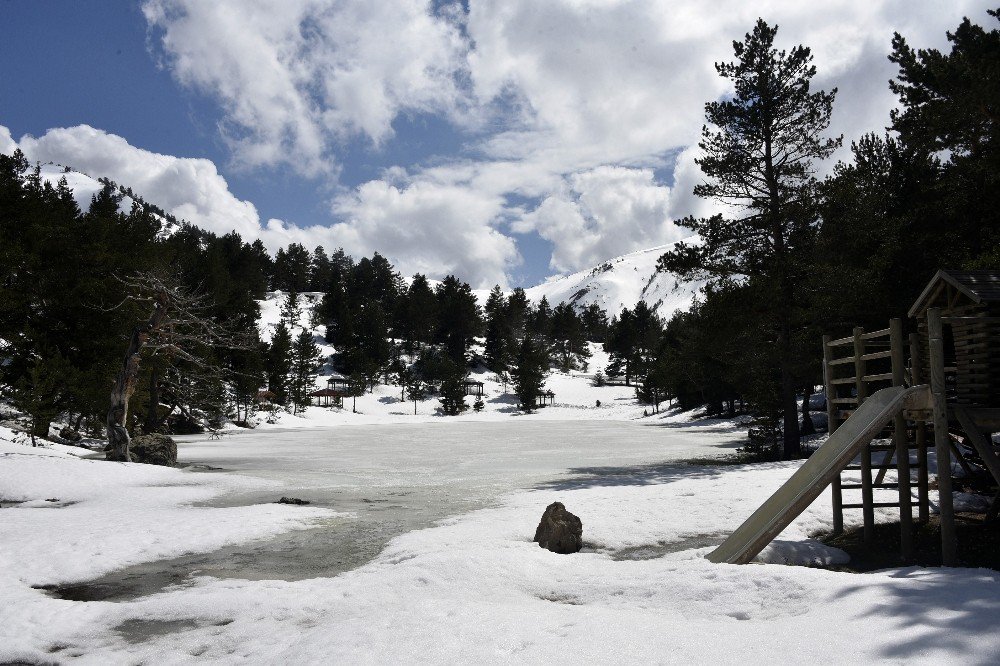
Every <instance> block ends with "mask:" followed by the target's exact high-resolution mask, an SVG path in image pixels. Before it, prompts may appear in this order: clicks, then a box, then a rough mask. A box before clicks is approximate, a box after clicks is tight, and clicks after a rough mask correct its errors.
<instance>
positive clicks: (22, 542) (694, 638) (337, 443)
mask: <svg viewBox="0 0 1000 666" xmlns="http://www.w3.org/2000/svg"><path fill="white" fill-rule="evenodd" d="M674 421H675V422H673V423H666V422H664V423H662V424H661V425H660V426H640V425H636V424H634V423H632V424H616V423H614V422H610V421H609V422H606V423H602V424H601V423H589V424H575V423H557V422H551V421H549V422H546V421H527V420H526V421H523V422H522V421H509V422H507V423H505V424H503V425H501V424H489V423H479V424H476V423H459V422H456V421H446V420H440V421H439V422H437V423H429V424H423V425H419V424H415V425H411V426H409V427H406V426H399V425H383V426H358V427H350V428H348V427H341V428H339V429H328V430H325V431H324V430H314V431H308V430H298V431H292V432H289V431H278V430H270V431H266V430H260V431H255V432H252V433H247V434H242V435H234V436H231V437H227V438H223V440H221V441H213V442H208V441H188V442H185V443H183V444H182V446H181V457H182V458H183V459H187V460H189V461H195V462H201V463H220V466H226V467H229V468H238V471H239V472H240V474H239V475H237V474H233V473H198V472H194V471H190V470H175V469H161V468H153V467H145V466H141V465H125V464H118V463H108V462H103V461H91V460H81V459H79V458H78V457H76V456H74V455H71V453H77V451H76V450H73V451H70V450H68V449H64V448H63V447H58V446H56V447H51V448H46V449H33V448H31V447H27V446H24V445H23V444H15V443H12V442H11V441H2V442H0V456H2V457H0V497H2V498H3V500H4V506H5V507H6V508H2V509H0V539H2V541H0V662H2V661H7V660H11V661H18V660H20V661H26V662H37V663H45V662H51V661H56V662H63V661H67V660H69V659H71V658H73V660H74V661H81V662H82V663H102V664H103V663H150V662H155V663H182V662H191V661H196V660H197V661H201V660H208V659H211V660H213V661H221V662H226V663H236V662H241V663H243V662H248V661H249V662H252V663H275V664H277V663H281V664H287V663H343V662H347V663H412V662H416V661H420V662H434V663H439V662H447V663H457V662H469V661H476V662H485V663H498V662H504V663H508V662H518V663H535V662H543V661H544V662H552V663H570V662H573V663H578V662H580V661H583V660H588V661H595V662H616V663H620V662H685V663H690V662H695V663H706V662H712V663H715V662H720V663H736V662H739V663H747V662H751V663H752V662H758V661H764V660H769V661H774V662H779V663H793V662H794V663H817V662H823V663H826V662H830V661H833V662H847V663H862V662H870V661H874V660H886V661H892V662H899V663H902V662H906V663H910V662H931V661H937V662H940V661H942V660H948V661H949V662H953V663H978V664H985V663H995V662H996V659H997V657H998V655H1000V637H998V635H997V633H996V628H997V620H996V617H997V616H998V613H1000V576H998V574H997V573H996V572H993V571H985V570H969V569H953V570H946V569H923V570H922V569H915V568H910V569H898V570H891V571H885V572H878V573H874V574H865V575H857V574H848V573H838V572H833V571H827V570H819V569H813V568H806V567H795V566H782V565H778V564H761V565H751V566H731V565H713V564H710V563H708V562H707V561H706V560H705V559H704V558H703V555H704V554H705V553H706V552H708V550H709V549H710V547H711V545H712V544H714V543H717V542H718V540H719V539H721V538H722V536H723V535H724V534H726V533H727V532H729V531H731V530H732V529H734V528H735V527H736V526H737V525H738V524H739V523H740V522H741V521H742V520H743V519H744V518H745V517H746V516H748V515H749V513H750V512H752V510H753V509H754V508H755V507H756V506H757V505H759V504H760V503H761V502H762V501H763V500H764V499H765V498H766V497H767V495H768V494H769V493H770V492H772V491H773V490H774V489H775V488H777V486H778V485H780V483H781V482H782V481H783V480H784V479H786V478H787V477H788V476H789V475H790V474H791V473H792V472H793V471H794V469H795V467H796V463H776V464H771V465H760V466H747V467H741V466H735V467H734V466H730V467H709V466H700V467H699V466H691V465H685V464H679V463H677V462H676V460H677V458H678V457H687V456H690V455H699V454H701V455H704V454H705V453H710V452H712V451H720V450H725V449H724V447H725V446H726V445H731V444H732V443H733V439H734V438H735V437H736V435H735V434H734V433H735V429H733V428H730V427H728V426H727V425H726V424H725V423H720V422H696V423H693V424H684V423H681V422H680V419H679V418H677V417H674ZM520 423H523V424H524V425H523V426H521V425H519V424H520ZM517 428H523V430H522V431H520V432H519V431H517ZM391 430H398V431H399V434H398V435H397V436H392V435H389V434H388V433H389V431H391ZM491 433H492V434H491ZM609 433H611V434H612V435H613V434H614V433H617V435H618V436H617V437H615V436H609ZM0 439H3V440H11V439H12V435H11V433H10V431H0ZM720 446H721V447H723V448H721V449H720ZM338 461H341V462H339V463H338ZM571 468H572V469H571ZM401 484H408V485H409V486H410V487H412V488H417V487H419V486H425V487H426V488H435V487H436V488H439V489H441V488H443V489H445V490H447V491H448V492H449V493H467V494H468V495H469V496H470V497H471V498H472V500H474V501H473V502H472V503H476V502H479V503H480V504H481V508H476V509H473V510H465V511H464V512H463V513H460V514H458V515H452V516H450V517H447V518H444V519H442V520H440V521H439V522H438V523H437V524H435V525H434V526H431V527H428V528H426V529H418V530H413V531H405V530H404V531H403V532H402V533H401V534H400V535H399V536H397V537H396V538H394V539H393V540H392V541H391V542H390V543H389V545H388V546H387V547H386V548H385V549H384V550H383V551H382V552H381V553H380V554H378V556H377V557H375V559H373V560H372V561H371V562H368V563H367V564H364V565H362V566H359V567H357V568H355V569H353V570H351V571H347V572H344V573H340V574H339V575H336V576H328V575H318V576H315V577H306V578H301V577H289V578H299V579H290V580H279V579H273V580H267V579H260V578H261V576H254V577H253V578H254V579H250V578H240V577H238V576H236V575H234V574H230V575H227V576H226V577H222V576H206V575H200V576H199V575H193V576H191V577H189V578H187V579H185V580H183V581H182V582H181V583H180V584H177V585H174V586H171V587H167V588H166V589H163V590H162V591H160V592H158V593H154V594H148V595H143V596H139V597H138V598H132V599H127V600H121V601H90V602H82V601H66V600H62V599H55V598H52V597H51V596H49V595H48V594H46V593H45V592H43V591H40V590H36V589H32V587H31V586H33V585H41V584H55V583H65V582H77V581H84V580H87V579H89V578H92V577H94V576H98V575H100V574H102V573H107V572H111V571H114V570H115V569H117V568H119V567H122V566H124V565H127V564H132V563H136V562H141V561H152V560H156V559H160V558H165V557H173V556H176V555H179V554H182V553H185V552H207V551H211V550H214V549H217V548H219V547H220V546H221V545H223V544H226V543H229V544H233V543H241V542H247V541H250V540H253V539H258V540H259V539H260V538H261V537H267V536H269V535H275V534H277V533H279V532H283V531H288V530H301V529H303V528H309V529H310V530H313V531H316V530H322V529H324V527H323V526H324V525H334V524H336V523H337V522H338V521H343V520H345V516H344V512H343V511H340V512H339V513H338V511H337V509H338V507H337V501H336V497H337V496H338V495H337V490H338V488H339V489H341V490H347V489H355V490H363V489H367V490H368V492H370V493H372V495H371V496H372V497H374V498H375V499H378V493H379V492H381V491H387V490H391V489H393V488H396V487H398V486H400V485H401ZM289 489H295V490H298V491H302V493H303V494H305V493H307V492H312V493H313V497H314V498H315V497H319V498H320V499H321V500H322V502H321V504H326V505H328V506H320V507H313V506H307V507H286V506H281V505H276V504H255V505H250V506H238V505H237V506H230V504H238V503H239V501H238V500H240V498H246V497H249V496H253V495H254V494H262V493H263V494H271V495H278V494H287V492H288V491H289ZM430 494H433V493H432V492H431V491H430V490H428V491H427V492H425V495H428V496H429V495H430ZM496 496H499V497H498V498H497V499H495V500H493V501H490V500H489V498H490V497H496ZM47 500H58V501H53V502H50V501H47ZM555 500H558V501H562V502H563V503H564V504H566V506H567V507H568V508H569V509H570V510H571V511H573V512H574V513H576V514H577V515H579V516H580V517H581V518H582V520H583V525H584V541H585V545H586V547H585V550H584V552H582V553H579V554H576V555H571V556H563V555H556V554H553V553H549V552H548V551H545V550H542V549H540V548H538V546H537V545H536V544H533V543H531V537H532V534H533V532H534V527H535V524H536V522H537V520H538V517H539V516H540V514H541V511H542V509H544V507H545V506H546V505H547V504H548V503H549V502H552V501H555ZM407 501H408V500H405V499H401V500H400V501H399V503H400V504H405V503H406V502H407ZM409 501H416V500H409ZM9 502H20V503H19V504H15V505H13V506H8V503H9ZM205 503H209V504H211V506H206V505H205ZM354 510H355V509H354V508H351V507H348V509H347V513H348V514H350V513H351V512H352V511H354ZM829 518H830V511H829V504H828V497H826V496H825V495H824V496H823V497H821V498H820V499H819V500H817V502H816V503H815V504H814V505H813V506H812V507H810V508H809V509H808V510H807V511H806V512H805V513H804V514H803V515H802V517H801V518H799V519H798V520H796V521H795V522H794V523H793V524H792V525H791V526H790V527H789V528H788V529H787V530H785V532H783V533H782V535H781V536H780V541H779V543H777V544H776V546H775V547H774V548H772V549H771V550H770V551H769V552H767V553H765V557H764V559H765V560H766V561H771V562H776V561H781V560H784V559H789V560H791V561H802V562H806V561H810V560H814V559H824V560H828V559H830V558H833V557H836V556H837V551H833V550H831V549H827V548H825V547H823V546H821V545H820V544H817V543H815V542H813V541H810V540H809V539H808V538H807V534H808V533H809V532H811V531H812V530H815V529H819V528H823V527H826V526H828V524H829ZM307 531H308V530H307ZM332 533H334V534H336V532H335V531H334V532H332ZM316 547H320V546H318V545H317V546H316Z"/></svg>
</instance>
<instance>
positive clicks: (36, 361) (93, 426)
mask: <svg viewBox="0 0 1000 666" xmlns="http://www.w3.org/2000/svg"><path fill="white" fill-rule="evenodd" d="M123 196H124V194H123V192H122V190H121V188H119V187H118V186H116V185H114V184H113V183H111V182H105V183H104V187H103V188H102V189H101V190H100V191H99V192H98V193H97V194H95V195H94V197H93V199H92V201H91V202H90V206H89V208H88V209H87V210H86V211H81V210H80V208H79V206H78V205H77V203H76V201H75V200H74V198H73V193H72V191H71V190H70V189H69V187H68V186H67V183H66V180H65V178H63V179H60V180H59V182H58V183H57V184H56V185H55V186H53V185H51V184H50V183H49V182H47V181H46V180H45V179H43V178H42V177H41V174H40V170H39V168H38V167H37V166H36V167H35V168H34V169H32V168H31V167H30V165H29V164H28V162H27V161H26V160H25V158H24V156H23V155H22V154H21V153H20V152H19V151H18V152H16V153H15V154H14V155H13V156H6V155H0V388H2V390H3V395H4V397H5V398H6V399H8V400H9V401H10V402H11V403H13V405H14V407H15V408H17V409H18V410H19V411H21V412H23V413H25V414H27V415H29V417H30V419H31V430H32V434H33V435H36V436H45V435H46V434H47V431H48V428H49V423H50V422H51V421H53V420H55V419H56V417H57V416H60V415H61V416H62V417H63V418H65V419H67V420H69V422H70V423H71V424H72V425H74V426H75V427H76V428H77V429H78V430H79V429H86V430H90V431H91V432H92V433H93V434H98V433H100V432H102V431H103V425H104V420H105V415H106V413H107V410H108V406H109V391H110V389H111V385H112V381H113V379H114V377H115V373H116V371H117V369H118V368H119V367H120V366H121V364H122V359H123V355H124V352H125V345H126V340H127V339H128V337H129V335H130V334H131V332H132V329H133V327H134V326H136V324H137V323H138V322H140V321H142V320H144V319H146V318H148V317H149V313H150V303H149V302H148V301H145V300H143V297H144V295H143V294H140V293H138V292H137V291H136V290H135V289H134V286H135V282H134V281H133V280H132V278H134V277H135V276H137V275H142V274H157V275H159V276H161V277H162V279H164V280H168V281H172V282H173V283H174V284H176V285H177V286H179V287H182V288H185V289H187V290H189V291H191V292H192V293H194V292H197V293H201V294H204V295H205V296H206V299H205V303H206V306H205V308H204V311H203V312H201V315H202V316H204V318H205V321H206V322H216V323H217V325H218V326H219V327H224V328H228V329H230V330H233V331H242V332H244V333H246V332H249V334H250V339H249V340H244V341H243V342H242V343H241V344H240V345H234V346H233V348H230V349H223V348H215V347H197V348H190V349H185V350H181V349H171V348H170V347H169V346H163V347H160V348H158V349H156V350H151V351H150V352H149V353H148V356H147V358H145V359H144V362H143V365H142V376H141V380H140V382H139V383H138V386H137V388H136V392H135V395H134V399H133V402H132V409H131V411H130V415H129V425H130V426H131V427H132V428H134V429H137V430H138V429H147V430H159V429H163V428H165V427H166V426H167V422H168V421H170V422H171V424H172V425H173V426H174V427H181V422H183V421H189V422H190V421H194V420H195V418H194V416H195V414H196V413H197V414H199V415H200V416H204V415H210V416H215V417H219V416H221V415H222V413H223V410H224V407H225V405H227V404H231V403H232V402H233V401H235V400H236V399H238V398H240V397H242V399H243V400H244V401H246V396H247V395H249V394H250V393H251V392H253V393H256V391H257V388H258V386H254V385H253V381H252V380H251V381H244V379H245V375H243V374H241V373H240V369H241V368H242V367H243V366H246V365H247V364H248V363H250V364H251V365H252V362H251V361H248V359H252V357H254V356H256V355H259V354H260V348H259V341H257V340H256V322H257V319H258V317H259V311H258V306H257V303H256V301H255V299H257V298H261V297H263V295H264V293H265V291H266V289H267V287H268V279H269V278H268V276H269V274H270V271H271V268H270V266H271V259H270V258H269V257H268V255H267V252H266V250H265V249H264V246H263V245H262V244H261V243H260V241H256V242H254V243H252V244H248V243H245V242H243V241H242V240H241V239H240V237H239V236H238V235H237V234H235V233H232V234H227V235H225V236H216V235H214V234H211V233H208V232H205V231H202V230H200V229H197V228H195V227H193V226H190V225H188V224H183V223H179V222H177V220H174V219H172V218H169V216H165V215H164V214H163V212H162V211H160V210H158V209H155V207H152V206H149V205H148V204H146V203H145V202H143V201H141V200H140V199H138V198H134V202H133V204H132V205H131V207H130V208H129V209H128V210H127V211H123V210H122V201H123ZM168 227H169V229H170V233H169V234H168V233H164V231H165V230H166V229H167V228H168ZM243 337H245V336H243ZM236 347H239V348H238V349H237V348H236ZM151 396H153V397H151Z"/></svg>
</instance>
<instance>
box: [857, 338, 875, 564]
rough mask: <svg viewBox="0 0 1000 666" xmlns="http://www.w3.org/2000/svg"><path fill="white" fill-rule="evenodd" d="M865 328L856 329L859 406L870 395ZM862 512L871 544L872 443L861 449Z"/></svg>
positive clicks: (866, 534)
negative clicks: (866, 371)
mask: <svg viewBox="0 0 1000 666" xmlns="http://www.w3.org/2000/svg"><path fill="white" fill-rule="evenodd" d="M862 335H864V329H862V328H861V327H860V326H858V327H856V328H855V329H854V381H855V390H856V391H857V394H858V404H857V406H858V407H861V403H863V402H864V401H865V398H866V397H868V396H867V393H868V389H867V386H866V385H865V361H864V359H863V358H861V357H862V356H864V355H865V340H864V338H863V337H861V336H862ZM861 504H862V509H861V512H862V514H863V516H864V521H865V527H864V542H865V543H866V544H870V543H871V542H872V541H873V540H874V538H875V495H874V491H873V489H872V449H871V446H870V443H867V444H865V446H864V448H863V449H861Z"/></svg>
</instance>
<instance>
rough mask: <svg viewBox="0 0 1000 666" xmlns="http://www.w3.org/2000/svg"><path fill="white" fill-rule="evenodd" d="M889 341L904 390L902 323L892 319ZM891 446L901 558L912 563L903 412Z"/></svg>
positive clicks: (894, 374) (895, 376) (895, 383)
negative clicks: (896, 494)
mask: <svg viewBox="0 0 1000 666" xmlns="http://www.w3.org/2000/svg"><path fill="white" fill-rule="evenodd" d="M889 340H890V341H891V342H892V385H893V386H903V385H904V384H906V352H905V351H904V349H903V344H904V343H903V320H901V319H893V320H891V321H890V322H889ZM892 442H893V444H895V445H896V469H897V476H898V483H899V539H900V540H899V555H900V557H902V558H903V561H904V562H909V561H910V560H911V559H913V507H912V506H911V504H910V447H909V443H908V442H907V434H906V419H904V418H903V412H902V411H900V412H899V413H898V414H896V416H895V417H894V418H893V420H892ZM886 457H887V458H888V457H889V456H886ZM879 482H881V479H879Z"/></svg>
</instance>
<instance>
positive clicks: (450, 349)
mask: <svg viewBox="0 0 1000 666" xmlns="http://www.w3.org/2000/svg"><path fill="white" fill-rule="evenodd" d="M434 293H435V296H436V297H437V306H438V330H437V335H436V336H435V339H436V341H437V342H440V343H441V344H442V345H444V349H445V351H446V352H447V353H448V356H450V357H451V360H452V361H454V362H455V363H456V364H457V365H459V366H462V367H464V366H465V364H466V362H467V360H468V359H467V358H466V353H467V352H468V349H469V344H470V343H472V341H473V338H475V336H476V335H478V334H479V332H480V331H481V330H482V324H483V322H482V316H481V314H480V312H479V305H478V304H477V303H476V297H475V295H474V294H473V293H472V288H471V287H470V286H469V285H468V284H466V283H465V282H462V281H461V280H459V279H458V278H457V277H455V276H454V275H449V276H447V277H446V278H445V279H444V280H442V282H441V284H439V285H438V287H437V289H436V290H435V292H434Z"/></svg>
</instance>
